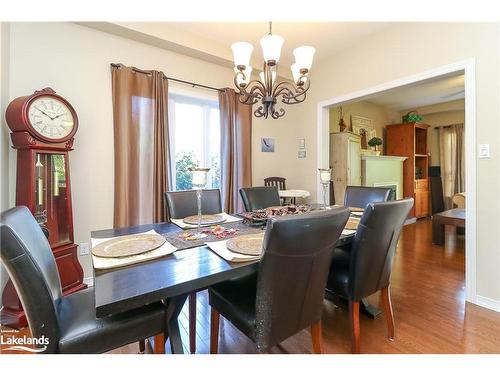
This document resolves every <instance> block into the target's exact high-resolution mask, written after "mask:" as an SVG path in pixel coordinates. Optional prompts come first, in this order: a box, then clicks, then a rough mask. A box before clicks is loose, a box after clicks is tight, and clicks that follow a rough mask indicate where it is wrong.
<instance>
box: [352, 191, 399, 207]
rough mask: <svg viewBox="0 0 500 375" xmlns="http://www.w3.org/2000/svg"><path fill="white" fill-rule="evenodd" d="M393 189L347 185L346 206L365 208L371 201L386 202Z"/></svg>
mask: <svg viewBox="0 0 500 375" xmlns="http://www.w3.org/2000/svg"><path fill="white" fill-rule="evenodd" d="M390 194H391V189H389V188H383V187H370V186H347V187H346V189H345V196H344V206H347V207H355V208H362V209H364V208H365V207H366V206H367V205H368V204H369V203H377V202H386V201H387V200H388V199H389V196H390Z"/></svg>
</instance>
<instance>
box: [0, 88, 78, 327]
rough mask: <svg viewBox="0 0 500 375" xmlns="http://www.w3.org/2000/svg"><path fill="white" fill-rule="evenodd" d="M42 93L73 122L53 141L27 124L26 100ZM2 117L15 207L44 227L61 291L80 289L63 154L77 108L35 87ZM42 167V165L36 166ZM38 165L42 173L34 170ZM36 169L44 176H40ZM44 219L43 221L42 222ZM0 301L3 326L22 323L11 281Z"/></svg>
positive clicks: (69, 147) (23, 318) (70, 139)
mask: <svg viewBox="0 0 500 375" xmlns="http://www.w3.org/2000/svg"><path fill="white" fill-rule="evenodd" d="M41 96H44V97H53V98H56V99H57V100H59V101H61V102H63V103H64V104H66V105H67V106H68V108H69V109H70V112H71V113H72V115H73V119H74V126H73V129H72V131H71V132H70V133H69V134H68V135H67V136H65V137H63V138H60V139H57V140H55V139H50V138H46V137H44V136H43V135H41V134H39V133H38V132H37V131H36V130H35V129H34V128H33V127H32V125H31V123H30V121H29V118H28V109H29V106H30V103H31V102H32V101H33V100H35V99H37V98H39V97H41ZM6 120H7V124H8V125H9V128H10V129H11V131H12V133H11V140H12V144H13V148H15V149H16V150H17V176H16V206H19V205H23V206H26V207H28V209H29V210H30V211H31V212H32V213H33V215H34V216H35V218H37V221H39V223H40V224H41V226H42V227H45V228H46V229H47V230H48V233H49V237H48V239H49V243H50V246H51V249H52V251H53V253H54V257H55V260H56V264H57V268H58V271H59V276H60V279H61V286H62V291H63V294H65V295H66V294H70V293H73V292H76V291H78V290H81V289H85V288H86V287H87V285H86V284H83V270H82V267H81V265H80V263H79V262H78V256H77V247H78V245H76V244H75V243H74V233H73V214H72V204H71V179H70V168H69V159H68V156H69V152H70V151H71V150H73V141H74V135H75V133H76V131H77V129H78V118H77V115H76V112H75V111H74V109H73V107H72V106H71V105H70V104H69V103H68V102H67V101H66V100H65V99H64V98H62V97H61V96H59V95H57V94H56V93H55V91H54V90H52V89H50V88H45V89H43V90H40V91H35V93H34V94H32V95H28V96H24V97H19V98H17V99H14V100H13V101H12V102H11V103H10V104H9V106H8V107H7V110H6ZM56 159H57V161H58V166H59V168H61V161H62V165H63V166H62V168H61V171H62V172H59V173H63V174H62V175H63V177H64V180H62V181H59V180H58V178H57V177H56V176H55V174H57V172H53V171H56V169H55V168H56V167H55V164H56ZM41 161H43V164H42V162H41ZM42 166H43V168H39V167H42ZM37 168H38V169H41V170H42V172H40V171H37ZM37 173H38V175H37ZM40 174H42V175H43V176H44V177H45V179H42V178H41V177H39V176H40ZM37 176H38V177H37ZM38 180H42V182H41V184H40V185H37V183H39V181H38ZM56 185H57V186H56ZM37 188H38V189H37ZM55 192H57V194H56V193H55ZM38 194H40V195H38ZM38 200H39V202H42V201H43V202H45V206H46V209H45V216H43V215H42V216H40V213H39V212H38V213H37V207H38V208H39V207H43V206H44V204H39V205H38V206H37V204H38V203H37V201H38ZM44 218H45V222H43V220H44ZM2 303H3V310H2V312H1V321H2V324H3V325H7V326H10V327H14V328H21V327H24V326H26V325H27V321H26V316H25V314H24V311H23V309H22V305H21V302H20V300H19V297H18V296H17V293H16V291H15V289H14V286H13V284H12V282H11V281H10V280H9V282H8V283H7V285H6V286H5V289H4V291H3V294H2Z"/></svg>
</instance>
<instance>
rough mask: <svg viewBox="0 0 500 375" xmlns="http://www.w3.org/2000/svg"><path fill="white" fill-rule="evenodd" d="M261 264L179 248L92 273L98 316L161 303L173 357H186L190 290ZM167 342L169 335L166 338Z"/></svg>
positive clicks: (159, 228)
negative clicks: (182, 317)
mask: <svg viewBox="0 0 500 375" xmlns="http://www.w3.org/2000/svg"><path fill="white" fill-rule="evenodd" d="M152 229H154V230H155V231H156V232H158V233H160V234H166V233H174V232H181V231H182V229H180V228H179V227H177V226H176V225H175V224H171V223H158V224H148V225H138V226H133V227H127V228H119V229H107V230H98V231H93V232H92V234H91V236H92V238H109V237H116V236H121V235H128V234H135V233H141V232H146V231H149V230H152ZM352 237H353V235H347V236H346V235H342V236H341V238H340V239H339V241H338V243H337V246H342V245H347V244H349V243H350V242H351V240H352ZM258 262H259V261H258V260H257V261H250V262H244V263H239V262H228V261H226V260H224V259H223V258H221V257H220V256H218V255H217V254H216V253H214V252H212V251H211V250H210V249H209V248H208V247H207V246H206V245H203V246H199V247H194V248H190V249H185V250H178V251H176V252H174V253H173V254H171V255H168V256H165V257H163V258H158V259H154V260H151V261H147V262H143V263H137V264H134V265H130V266H125V267H120V268H113V269H109V270H98V269H94V293H95V310H96V316H97V317H98V318H100V317H105V316H109V315H113V314H119V313H122V312H125V311H128V310H132V309H135V308H139V307H141V306H144V305H147V304H150V303H154V302H158V301H163V302H164V303H165V305H166V315H167V316H166V319H167V331H168V338H169V340H170V347H171V350H172V353H183V346H182V340H181V336H180V331H179V323H178V320H177V318H178V316H179V314H180V312H181V310H182V307H183V305H184V303H185V301H186V299H187V297H188V295H189V294H190V293H192V292H196V291H201V290H204V289H207V288H208V287H210V286H211V285H214V284H217V283H219V282H221V281H225V280H229V279H232V278H235V277H240V276H245V275H248V274H250V273H252V272H254V271H255V270H256V268H257V266H258ZM166 339H167V338H166V337H165V340H166Z"/></svg>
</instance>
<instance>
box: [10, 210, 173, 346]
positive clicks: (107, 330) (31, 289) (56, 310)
mask: <svg viewBox="0 0 500 375" xmlns="http://www.w3.org/2000/svg"><path fill="white" fill-rule="evenodd" d="M0 236H1V239H0V243H1V259H2V262H3V264H4V266H5V268H6V269H7V272H8V274H9V276H10V278H11V280H12V283H13V284H14V286H15V289H16V292H17V293H18V295H19V298H20V299H21V301H22V305H23V308H24V311H25V313H26V316H27V319H28V324H29V328H30V330H31V334H32V336H33V337H34V338H39V339H41V338H42V337H45V338H47V339H48V343H47V345H46V349H45V350H44V351H43V353H102V352H106V351H109V350H112V349H115V348H117V347H120V346H123V345H127V344H129V343H131V342H134V341H139V340H141V341H142V340H143V339H145V338H147V337H151V336H155V335H156V337H155V339H156V338H160V337H161V340H164V338H165V337H167V336H166V335H165V334H166V329H167V328H166V309H165V306H164V305H163V304H162V303H161V302H158V303H153V304H150V305H146V306H143V307H141V308H139V309H134V310H131V311H128V312H124V313H121V314H118V315H112V316H108V317H106V318H102V319H97V318H96V317H95V303H94V293H93V289H86V290H82V291H79V292H76V293H73V294H70V295H68V296H63V295H62V292H61V282H60V279H59V273H58V271H57V267H56V262H55V259H54V256H53V254H52V250H51V248H50V246H49V243H48V241H47V239H46V237H45V235H44V234H43V232H42V229H41V228H40V226H39V225H38V224H37V222H36V221H35V219H34V217H33V215H32V214H31V213H30V211H29V210H28V209H27V208H26V207H24V206H18V207H15V208H12V209H10V210H7V211H5V212H2V214H1V215H0ZM164 344H165V342H164V341H163V347H164Z"/></svg>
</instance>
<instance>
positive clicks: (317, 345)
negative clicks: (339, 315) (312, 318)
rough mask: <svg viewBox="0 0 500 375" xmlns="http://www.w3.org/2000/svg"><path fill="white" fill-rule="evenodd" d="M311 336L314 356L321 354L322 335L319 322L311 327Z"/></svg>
mask: <svg viewBox="0 0 500 375" xmlns="http://www.w3.org/2000/svg"><path fill="white" fill-rule="evenodd" d="M311 336H312V345H313V352H314V354H323V334H322V329H321V320H318V321H317V322H316V323H314V324H312V325H311Z"/></svg>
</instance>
